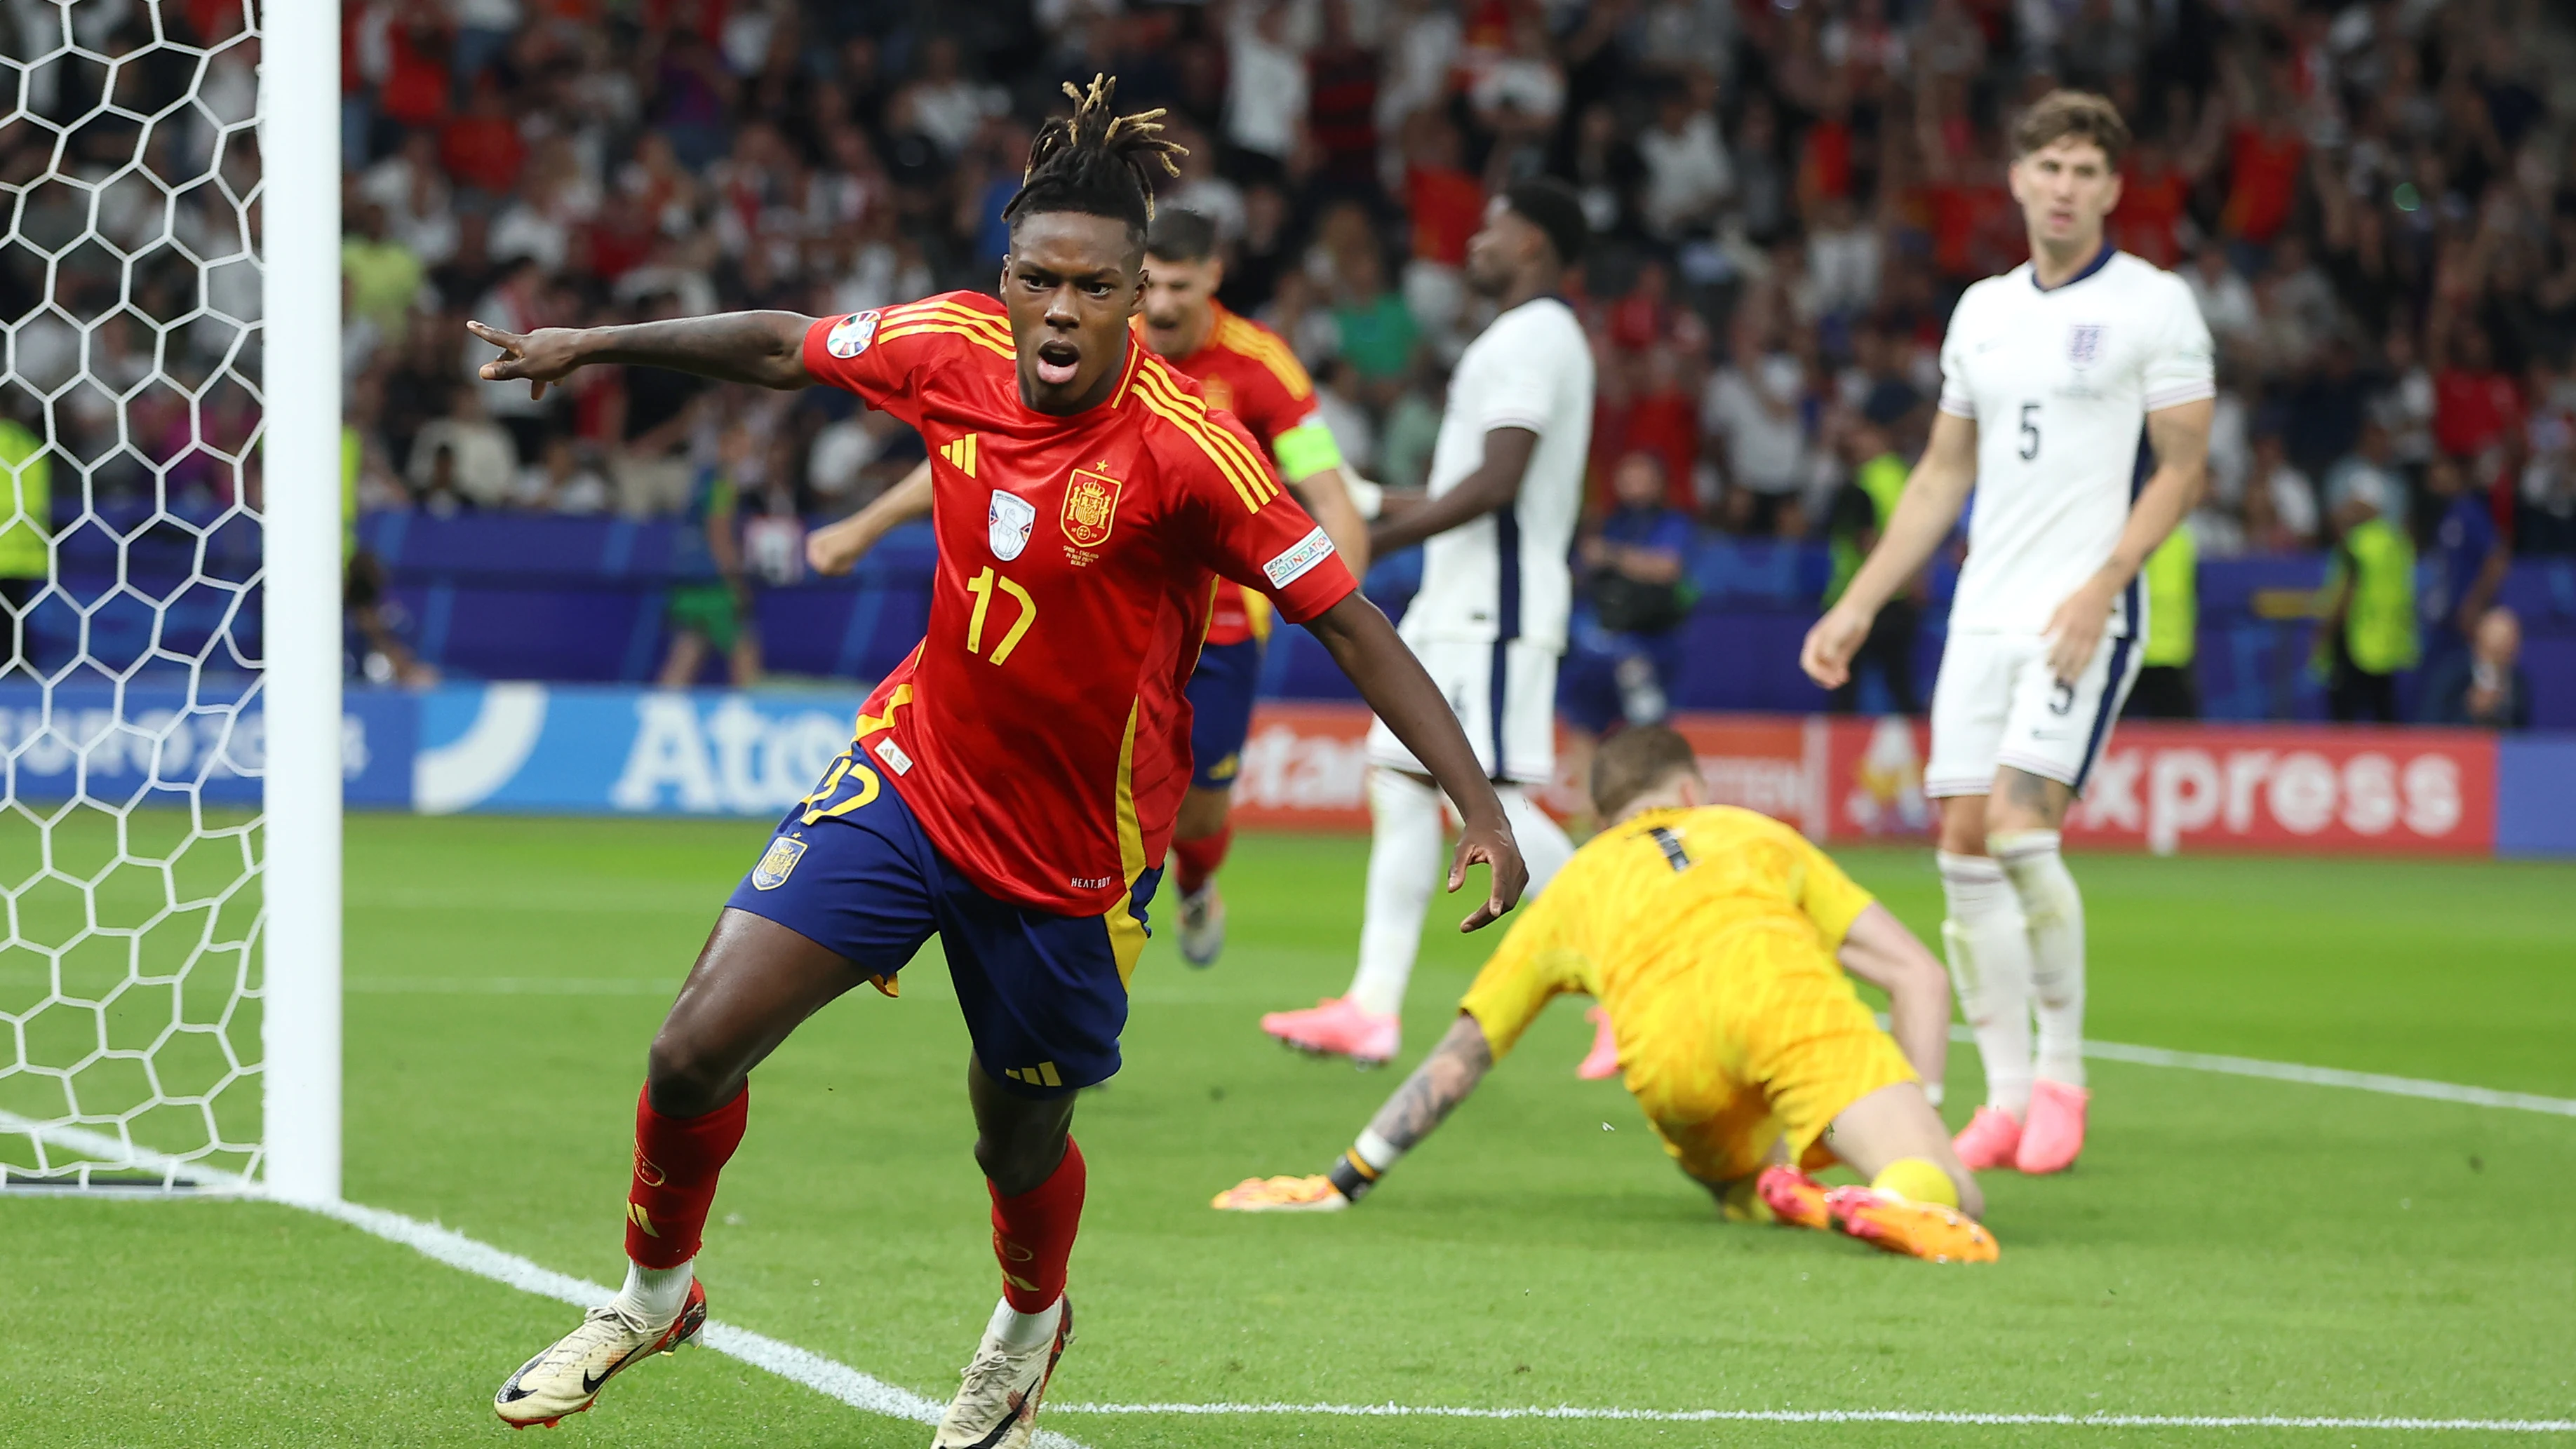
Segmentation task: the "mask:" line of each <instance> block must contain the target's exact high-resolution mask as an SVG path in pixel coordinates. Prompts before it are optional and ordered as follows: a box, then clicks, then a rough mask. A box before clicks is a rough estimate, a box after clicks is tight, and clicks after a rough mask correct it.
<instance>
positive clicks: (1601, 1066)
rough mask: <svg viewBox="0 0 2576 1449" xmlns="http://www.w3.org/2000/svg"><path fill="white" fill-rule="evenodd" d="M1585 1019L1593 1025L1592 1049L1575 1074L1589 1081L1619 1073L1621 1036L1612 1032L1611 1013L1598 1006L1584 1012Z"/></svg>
mask: <svg viewBox="0 0 2576 1449" xmlns="http://www.w3.org/2000/svg"><path fill="white" fill-rule="evenodd" d="M1583 1019H1584V1020H1585V1021H1588V1022H1590V1023H1592V1026H1593V1032H1592V1050H1591V1051H1590V1052H1588V1053H1586V1054H1585V1056H1584V1058H1583V1065H1581V1066H1579V1067H1576V1068H1575V1069H1574V1074H1575V1075H1576V1076H1578V1077H1581V1078H1582V1079H1583V1080H1585V1081H1587V1082H1597V1081H1600V1080H1601V1079H1602V1078H1604V1077H1615V1076H1617V1075H1619V1038H1618V1037H1617V1036H1615V1035H1613V1034H1612V1033H1611V1030H1610V1013H1608V1012H1606V1011H1603V1010H1602V1009H1601V1008H1600V1007H1597V1006H1596V1007H1594V1008H1592V1009H1591V1010H1590V1011H1587V1012H1585V1013H1583Z"/></svg>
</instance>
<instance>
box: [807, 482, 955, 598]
mask: <svg viewBox="0 0 2576 1449" xmlns="http://www.w3.org/2000/svg"><path fill="white" fill-rule="evenodd" d="M929 516H930V460H929V459H928V458H924V459H922V460H921V461H920V462H918V463H916V464H914V465H913V468H912V471H911V472H909V473H906V474H904V475H903V481H902V482H900V483H897V484H896V485H894V486H893V487H892V488H889V489H887V490H886V491H884V492H883V493H880V494H878V495H877V496H876V498H875V499H874V500H873V501H872V502H870V503H869V504H868V506H867V507H865V508H862V509H860V510H859V511H858V512H856V513H853V514H851V515H850V516H849V517H847V518H844V519H842V520H841V521H840V522H838V523H833V524H828V525H826V526H824V527H822V528H818V529H816V530H814V531H813V532H812V533H809V534H807V535H805V562H806V563H807V564H808V565H809V566H811V567H812V568H813V570H814V572H816V573H818V574H845V573H848V572H849V571H850V570H851V569H852V568H854V567H856V566H857V565H858V562H859V560H860V559H862V558H864V557H866V556H867V552H868V550H870V549H872V548H875V547H876V546H877V545H878V544H879V543H882V542H883V541H884V540H885V536H886V535H887V534H889V533H892V532H893V531H894V529H895V526H896V525H897V524H902V523H910V522H911V521H912V520H914V519H916V518H928V517H929Z"/></svg>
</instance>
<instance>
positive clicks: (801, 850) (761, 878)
mask: <svg viewBox="0 0 2576 1449" xmlns="http://www.w3.org/2000/svg"><path fill="white" fill-rule="evenodd" d="M804 858H805V842H804V841H801V840H799V839H797V838H796V837H795V836H792V835H782V836H779V837H778V838H777V839H775V840H773V841H771V842H769V849H768V850H767V851H765V852H764V853H762V855H761V857H760V864H758V865H755V866H753V867H752V868H751V888H752V889H753V890H756V891H774V890H776V889H778V888H779V887H780V886H783V885H785V884H787V878H788V877H789V876H791V875H794V874H795V873H796V862H798V861H799V860H802V859H804Z"/></svg>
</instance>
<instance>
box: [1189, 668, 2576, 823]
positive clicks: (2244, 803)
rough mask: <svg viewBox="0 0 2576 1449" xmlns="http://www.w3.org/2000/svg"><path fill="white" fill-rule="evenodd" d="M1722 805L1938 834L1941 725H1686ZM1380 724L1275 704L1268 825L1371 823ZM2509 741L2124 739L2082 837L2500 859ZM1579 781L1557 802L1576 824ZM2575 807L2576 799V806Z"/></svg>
mask: <svg viewBox="0 0 2576 1449" xmlns="http://www.w3.org/2000/svg"><path fill="white" fill-rule="evenodd" d="M1674 723H1675V726H1676V727H1677V728H1679V729H1680V730H1681V732H1682V733H1683V734H1684V735H1685V736H1686V737H1688V738H1689V740H1690V741H1691V744H1692V746H1693V748H1694V749H1695V750H1696V751H1697V753H1698V755H1699V757H1700V768H1701V770H1702V772H1703V773H1705V774H1706V775H1707V776H1708V779H1709V785H1710V793H1711V794H1712V795H1713V796H1714V797H1715V798H1717V799H1718V800H1720V801H1722V802H1724V803H1727V804H1732V805H1743V806H1747V807H1749V808H1751V809H1756V810H1760V811H1762V812H1763V813H1764V814H1767V815H1773V816H1777V817H1778V818H1780V819H1782V820H1786V821H1788V822H1789V823H1791V824H1793V825H1796V826H1797V827H1799V828H1800V829H1801V830H1804V831H1805V832H1807V833H1808V834H1809V835H1810V836H1813V837H1815V838H1817V839H1820V840H1827V841H1859V840H1869V839H1886V838H1920V837H1924V836H1928V834H1929V833H1930V831H1931V826H1932V807H1931V802H1930V801H1928V800H1927V799H1925V798H1924V795H1923V759H1924V754H1925V751H1926V749H1927V748H1928V746H1929V743H1930V741H1929V739H1928V737H1927V735H1926V726H1924V725H1923V724H1922V723H1921V722H1920V721H1908V720H1903V719H1895V718H1888V719H1857V718H1828V717H1824V716H1804V717H1801V716H1785V715H1685V716H1681V717H1679V718H1677V719H1676V720H1675V721H1674ZM1367 728H1368V715H1367V713H1366V712H1365V711H1364V710H1359V709H1355V708H1352V707H1350V706H1346V705H1329V704H1299V703H1292V702H1274V701H1264V702H1263V703H1262V704H1261V706H1260V707H1259V708H1258V709H1256V710H1255V712H1254V715H1253V725H1252V740H1251V743H1249V744H1248V745H1247V746H1246V747H1245V750H1244V768H1243V773H1242V775H1241V777H1240V778H1239V780H1238V782H1237V784H1236V787H1235V801H1236V810H1237V818H1238V820H1240V821H1241V822H1242V823H1243V824H1245V825H1247V826H1254V827H1266V828H1274V829H1275V828H1283V827H1284V828H1290V829H1318V830H1348V829H1364V828H1366V827H1367V824H1368V804H1367V799H1366V795H1365V793H1364V780H1365V774H1366V761H1365V758H1364V756H1363V754H1362V748H1361V742H1362V738H1363V737H1364V736H1365V735H1366V733H1367ZM2496 758H2497V756H2496V745H2495V742H2494V739H2493V738H2492V737H2491V736H2486V735H2481V734H2477V733H2473V732H2468V731H2453V730H2417V729H2348V728H2329V727H2320V726H2298V725H2279V726H2264V725H2193V724H2145V723H2140V724H2128V725H2123V726H2121V727H2120V729H2119V731H2118V732H2117V734H2116V735H2115V736H2114V737H2113V740H2112V745H2111V748H2110V750H2109V752H2108V753H2107V754H2105V755H2104V757H2103V759H2102V762H2101V764H2100V765H2099V766H2097V767H2096V769H2095V778H2094V779H2093V781H2092V782H2091V783H2090V785H2089V786H2088V788H2087V791H2086V794H2085V798H2084V800H2083V802H2082V803H2080V804H2079V805H2078V806H2077V807H2076V810H2075V813H2074V815H2073V817H2072V818H2071V819H2070V820H2069V822H2068V830H2067V833H2068V836H2069V838H2070V839H2073V840H2076V841H2081V842H2084V843H2086V844H2089V845H2092V846H2095V847H2097V848H2098V847H2105V846H2107V847H2112V848H2130V849H2147V850H2154V851H2158V852H2172V851H2206V850H2251V851H2278V852H2284V853H2299V854H2323V853H2346V852H2373V853H2389V854H2405V855H2426V854H2464V855H2487V854H2492V853H2493V852H2494V851H2495V849H2496V846H2497V843H2498V842H2497V834H2496V800H2497V766H2496ZM1579 789H1580V782H1578V781H1576V780H1574V779H1573V778H1572V777H1571V774H1570V773H1569V774H1568V775H1566V776H1563V777H1561V778H1559V779H1558V780H1557V782H1556V783H1555V785H1554V787H1553V788H1552V789H1551V790H1550V792H1549V804H1550V805H1551V806H1552V807H1553V808H1555V809H1557V810H1558V811H1559V812H1560V813H1571V812H1572V810H1573V808H1574V806H1575V804H1576V802H1577V801H1578V800H1579V799H1580V795H1579V793H1578V792H1579ZM2571 803H2576V802H2571Z"/></svg>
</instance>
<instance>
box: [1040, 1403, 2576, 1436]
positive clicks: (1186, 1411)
mask: <svg viewBox="0 0 2576 1449" xmlns="http://www.w3.org/2000/svg"><path fill="white" fill-rule="evenodd" d="M1047 1412H1048V1413H1050V1414H1173V1415H1184V1416H1186V1415H1207V1416H1217V1415H1229V1414H1246V1415H1250V1414H1277V1415H1301V1414H1303V1415H1315V1416H1319V1417H1326V1418H1349V1419H1378V1418H1385V1419H1628V1420H1636V1421H1639V1422H1644V1423H1655V1424H1710V1423H1729V1424H1734V1423H1750V1424H1971V1425H2017V1424H2032V1425H2045V1426H2063V1427H2067V1428H2077V1429H2417V1430H2432V1429H2455V1430H2483V1431H2486V1432H2489V1433H2499V1434H2568V1433H2576V1419H2403V1418H2345V1417H2337V1416H2329V1415H2313V1416H2312V1415H2293V1414H1975V1413H1948V1412H1943V1411H1940V1410H1932V1409H1585V1408H1577V1407H1575V1406H1573V1405H1571V1404H1560V1405H1558V1406H1556V1407H1554V1408H1526V1409H1453V1408H1424V1407H1419V1406H1415V1405H1410V1404H1049V1405H1047Z"/></svg>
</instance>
